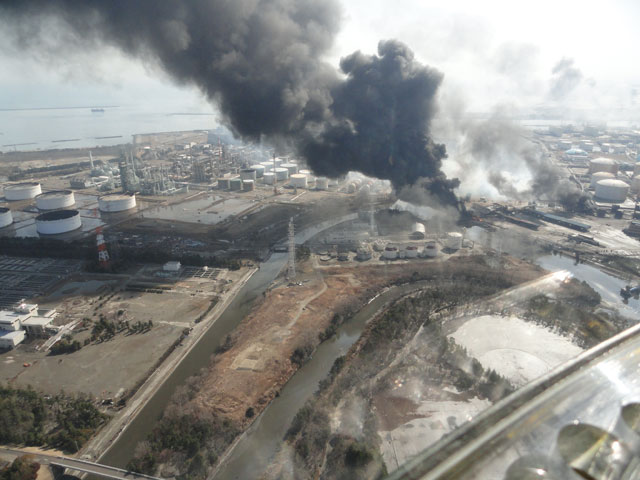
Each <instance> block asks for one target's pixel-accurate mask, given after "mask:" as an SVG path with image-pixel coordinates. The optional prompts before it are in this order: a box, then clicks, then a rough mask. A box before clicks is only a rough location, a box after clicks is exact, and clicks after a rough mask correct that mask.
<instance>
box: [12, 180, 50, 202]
mask: <svg viewBox="0 0 640 480" xmlns="http://www.w3.org/2000/svg"><path fill="white" fill-rule="evenodd" d="M41 193H42V187H41V186H40V184H39V183H38V182H22V183H14V184H11V185H7V186H6V187H4V198H6V199H7V200H10V201H17V200H29V199H30V198H34V197H35V196H36V195H40V194H41Z"/></svg>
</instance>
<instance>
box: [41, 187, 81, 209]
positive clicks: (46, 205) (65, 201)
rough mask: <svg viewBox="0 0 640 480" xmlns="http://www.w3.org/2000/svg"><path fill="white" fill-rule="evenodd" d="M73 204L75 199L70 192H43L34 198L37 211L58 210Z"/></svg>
mask: <svg viewBox="0 0 640 480" xmlns="http://www.w3.org/2000/svg"><path fill="white" fill-rule="evenodd" d="M74 203H76V199H75V197H74V195H73V192H72V191H71V190H56V191H53V192H45V193H41V194H40V195H38V196H37V197H36V207H38V210H60V209H61V208H67V207H70V206H71V205H73V204H74Z"/></svg>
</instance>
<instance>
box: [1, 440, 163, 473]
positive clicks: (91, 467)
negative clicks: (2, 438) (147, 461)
mask: <svg viewBox="0 0 640 480" xmlns="http://www.w3.org/2000/svg"><path fill="white" fill-rule="evenodd" d="M0 453H3V454H8V455H15V456H22V455H29V456H30V457H32V458H33V459H34V460H35V461H36V462H38V463H40V464H41V465H55V466H58V467H64V468H67V469H69V470H75V471H77V472H82V473H89V474H91V475H99V476H101V477H106V478H112V479H115V480H160V479H158V478H157V477H151V476H149V475H143V474H141V473H134V472H130V471H127V470H123V469H121V468H115V467H109V466H107V465H100V464H99V463H93V462H88V461H86V460H79V459H77V458H69V457H60V456H57V455H46V454H44V453H40V452H35V453H34V452H32V451H27V450H19V449H13V448H1V447H0Z"/></svg>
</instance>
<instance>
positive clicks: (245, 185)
mask: <svg viewBox="0 0 640 480" xmlns="http://www.w3.org/2000/svg"><path fill="white" fill-rule="evenodd" d="M254 183H255V181H254V180H242V190H243V191H245V192H250V191H251V190H253V188H254Z"/></svg>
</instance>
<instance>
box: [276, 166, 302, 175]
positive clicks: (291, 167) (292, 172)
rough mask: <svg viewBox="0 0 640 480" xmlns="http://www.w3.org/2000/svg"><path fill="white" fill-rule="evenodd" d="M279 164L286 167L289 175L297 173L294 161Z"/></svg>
mask: <svg viewBox="0 0 640 480" xmlns="http://www.w3.org/2000/svg"><path fill="white" fill-rule="evenodd" d="M280 166H281V167H282V168H286V169H287V171H288V172H289V176H291V175H293V174H294V173H298V165H296V164H295V163H283V164H282V165H280Z"/></svg>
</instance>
